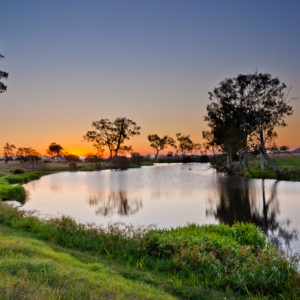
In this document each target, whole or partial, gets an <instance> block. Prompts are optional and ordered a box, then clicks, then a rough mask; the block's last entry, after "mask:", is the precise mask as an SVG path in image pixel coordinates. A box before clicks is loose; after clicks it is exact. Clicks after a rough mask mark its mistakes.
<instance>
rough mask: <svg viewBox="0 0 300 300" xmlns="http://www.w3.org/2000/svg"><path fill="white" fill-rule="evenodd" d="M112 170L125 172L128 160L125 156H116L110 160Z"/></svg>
mask: <svg viewBox="0 0 300 300" xmlns="http://www.w3.org/2000/svg"><path fill="white" fill-rule="evenodd" d="M111 163H112V168H113V169H121V170H126V169H128V168H129V159H128V158H127V157H125V156H116V157H114V158H113V159H112V160H111Z"/></svg>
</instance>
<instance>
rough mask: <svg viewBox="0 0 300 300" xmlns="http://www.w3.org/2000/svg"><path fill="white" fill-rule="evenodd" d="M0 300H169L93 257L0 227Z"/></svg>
mask: <svg viewBox="0 0 300 300" xmlns="http://www.w3.org/2000/svg"><path fill="white" fill-rule="evenodd" d="M0 298H1V299H174V297H172V296H171V295H169V294H168V293H167V292H164V291H163V290H160V289H159V288H155V287H153V286H150V285H149V284H146V283H144V282H142V281H136V280H131V279H127V278H125V277H124V276H122V275H121V274H120V272H118V271H117V270H116V268H112V267H109V266H107V265H106V264H105V263H103V262H102V261H101V260H99V259H97V257H94V256H91V255H88V254H86V253H82V252H76V251H70V250H68V249H65V248H61V247H57V246H55V245H53V244H51V243H45V242H43V241H39V240H37V239H35V238H33V237H30V236H28V235H26V234H24V233H22V232H20V231H16V230H11V229H9V228H8V227H5V226H3V225H2V226H0Z"/></svg>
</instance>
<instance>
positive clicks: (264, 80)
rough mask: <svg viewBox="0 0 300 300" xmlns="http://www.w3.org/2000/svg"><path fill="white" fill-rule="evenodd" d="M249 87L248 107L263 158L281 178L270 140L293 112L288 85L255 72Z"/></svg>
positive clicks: (255, 138)
mask: <svg viewBox="0 0 300 300" xmlns="http://www.w3.org/2000/svg"><path fill="white" fill-rule="evenodd" d="M247 90H248V93H247V95H246V99H247V100H246V101H247V108H248V109H249V111H250V112H251V116H252V118H253V122H254V124H255V127H254V128H255V130H254V132H253V136H254V140H256V141H257V143H258V145H259V150H260V153H261V155H262V157H264V158H265V159H266V160H267V162H268V164H269V165H270V167H271V168H272V169H273V171H274V172H275V173H276V175H277V177H278V178H280V177H282V174H281V173H280V171H279V170H278V168H277V167H276V165H275V163H274V162H273V161H272V160H271V158H270V156H269V155H268V153H267V150H266V142H267V141H268V140H272V139H273V138H274V137H275V136H277V133H276V131H275V128H276V127H285V126H286V125H287V124H286V121H285V118H286V117H287V116H290V115H292V113H293V109H292V106H291V105H289V99H288V89H287V86H286V84H285V83H283V82H281V81H280V80H279V79H278V78H277V77H275V78H273V77H272V76H271V75H270V74H262V73H254V74H249V75H247ZM262 162H263V161H262Z"/></svg>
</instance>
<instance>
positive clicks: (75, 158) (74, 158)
mask: <svg viewBox="0 0 300 300" xmlns="http://www.w3.org/2000/svg"><path fill="white" fill-rule="evenodd" d="M65 160H66V162H72V161H75V162H80V161H81V160H80V158H79V156H77V155H74V154H69V155H65Z"/></svg>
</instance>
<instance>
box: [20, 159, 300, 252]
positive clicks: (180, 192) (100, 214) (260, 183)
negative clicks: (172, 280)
mask: <svg viewBox="0 0 300 300" xmlns="http://www.w3.org/2000/svg"><path fill="white" fill-rule="evenodd" d="M24 187H25V189H26V190H27V191H28V192H29V193H30V196H29V198H28V201H27V202H26V203H25V204H24V206H23V208H22V209H25V210H35V211H36V213H38V214H39V215H40V216H45V217H55V216H61V215H67V216H70V217H72V218H74V219H75V220H76V221H78V222H83V223H95V224H97V225H101V226H102V225H106V224H109V223H113V222H124V223H126V224H128V225H129V224H130V225H136V226H148V225H151V224H152V225H153V224H155V225H157V227H160V228H171V227H176V226H184V225H186V224H187V223H197V224H212V223H214V224H217V223H219V222H223V223H226V224H233V223H234V222H235V221H240V222H252V223H255V224H256V225H259V226H260V227H261V228H262V230H264V232H266V234H267V235H268V236H269V239H270V240H272V241H273V242H274V243H275V244H276V245H278V246H281V247H286V248H288V247H289V246H290V247H291V248H292V249H293V250H294V251H295V252H297V253H300V241H298V240H297V232H296V231H295V230H294V229H293V228H294V227H295V228H297V230H298V231H299V230H300V218H299V211H300V201H299V199H300V182H286V181H280V182H278V183H276V182H275V181H274V180H259V179H252V180H245V179H244V178H240V177H237V178H235V177H226V176H222V175H220V174H216V173H215V171H214V170H213V169H211V168H209V165H208V164H197V163H195V164H169V165H168V164H166V165H161V164H160V165H158V166H153V167H143V168H141V169H130V170H127V171H122V172H121V171H120V172H119V171H110V170H106V171H101V172H62V173H57V174H51V175H48V176H43V177H42V178H41V179H39V180H37V181H33V182H29V183H27V184H25V185H24Z"/></svg>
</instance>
